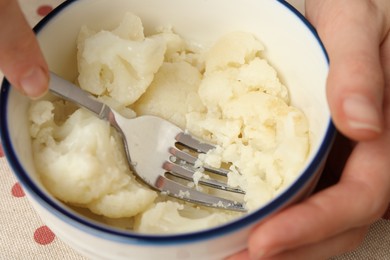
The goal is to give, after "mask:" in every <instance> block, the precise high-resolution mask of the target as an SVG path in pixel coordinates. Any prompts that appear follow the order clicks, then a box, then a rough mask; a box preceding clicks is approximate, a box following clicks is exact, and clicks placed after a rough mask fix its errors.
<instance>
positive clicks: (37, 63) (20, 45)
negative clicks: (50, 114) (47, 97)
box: [0, 0, 49, 157]
mask: <svg viewBox="0 0 390 260" xmlns="http://www.w3.org/2000/svg"><path fill="white" fill-rule="evenodd" d="M0 24H1V27H0V39H1V41H0V71H1V72H2V73H3V74H4V76H5V77H6V78H7V80H8V81H9V82H10V83H11V84H12V85H13V86H14V87H15V88H16V89H17V90H19V91H20V92H21V93H23V94H25V95H27V96H29V97H31V98H38V97H40V96H42V95H44V94H45V93H46V91H47V89H48V82H49V76H48V75H49V74H48V66H47V64H46V61H45V59H44V57H43V55H42V52H41V50H40V48H39V45H38V42H37V39H36V38H35V34H34V32H33V31H32V30H31V27H30V26H29V24H28V23H27V20H26V18H25V17H24V15H23V13H22V11H21V10H20V7H19V5H18V1H15V0H0ZM3 155H4V153H3V149H2V147H1V145H0V157H2V156H3Z"/></svg>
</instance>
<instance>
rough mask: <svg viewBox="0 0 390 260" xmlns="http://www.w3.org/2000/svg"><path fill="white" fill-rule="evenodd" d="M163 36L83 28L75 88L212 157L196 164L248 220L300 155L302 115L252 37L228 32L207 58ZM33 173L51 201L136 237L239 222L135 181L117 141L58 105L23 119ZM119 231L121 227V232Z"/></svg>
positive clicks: (43, 104) (135, 27) (102, 125)
mask: <svg viewBox="0 0 390 260" xmlns="http://www.w3.org/2000/svg"><path fill="white" fill-rule="evenodd" d="M194 46H197V45H195V44H193V43H189V42H187V41H186V40H185V39H183V38H182V37H180V36H179V35H177V34H175V33H174V32H173V30H172V29H170V28H162V29H160V30H158V31H157V32H156V33H155V34H153V35H149V36H145V35H144V33H143V26H142V22H141V20H140V18H139V17H137V16H135V15H133V14H130V13H129V14H127V15H126V16H125V17H124V19H123V21H122V23H121V24H120V25H118V27H117V28H115V29H114V30H112V31H97V32H95V31H92V30H91V29H89V28H87V27H84V28H82V29H81V31H80V35H79V39H78V54H77V58H78V69H79V77H78V80H77V82H78V84H79V85H80V87H81V88H83V89H85V90H87V91H89V92H91V93H92V94H94V95H95V96H96V97H97V98H98V99H100V100H101V101H102V102H105V103H107V104H109V105H110V106H111V107H113V108H114V109H116V110H117V111H119V112H121V113H123V114H126V115H127V116H129V115H130V116H136V115H144V114H151V115H157V116H160V117H162V118H165V119H167V120H169V121H171V122H173V123H175V124H176V125H178V126H180V127H181V128H182V129H186V130H188V131H189V132H191V133H192V134H194V135H196V136H198V137H201V138H203V139H205V140H208V141H210V142H213V143H215V144H216V145H217V148H216V149H214V150H212V151H210V152H209V153H208V154H206V155H203V156H200V157H199V161H198V164H199V165H202V164H208V165H211V166H213V167H220V166H221V165H222V164H223V163H229V164H230V165H231V166H230V173H229V176H228V183H229V184H230V185H231V186H234V187H240V188H242V189H244V190H245V191H246V194H245V196H244V198H243V200H244V202H245V204H246V207H247V209H248V210H254V209H256V208H258V207H260V206H262V205H264V204H265V203H267V202H268V201H269V200H271V199H272V198H273V197H275V195H277V194H278V193H279V192H281V191H282V190H283V189H284V188H285V187H287V186H288V185H289V184H290V183H291V182H292V181H293V180H294V179H295V178H296V177H297V175H298V173H299V171H300V169H301V168H302V166H303V164H304V163H305V160H306V158H307V154H308V151H309V149H310V144H309V129H308V124H307V121H306V118H305V116H304V114H303V113H302V112H301V111H300V110H299V109H297V108H295V107H293V106H291V105H290V104H289V102H290V101H289V94H288V90H287V88H286V87H285V86H284V85H283V84H282V83H281V82H280V80H279V78H278V75H277V72H276V71H275V69H274V68H273V67H272V66H271V65H270V64H269V63H268V62H267V60H266V59H265V58H264V57H263V55H262V51H263V50H264V47H263V45H262V44H261V42H260V41H259V40H257V39H256V38H255V37H254V36H253V35H252V34H250V33H246V32H232V33H229V34H227V35H224V36H222V37H221V38H220V39H219V40H218V41H217V42H216V43H215V44H214V45H213V46H212V47H211V48H209V49H202V48H195V47H194ZM30 121H31V128H30V132H31V136H32V140H33V141H32V142H33V153H34V160H35V164H36V168H37V171H38V173H39V174H40V176H41V179H42V182H43V184H44V185H45V186H46V187H47V189H48V190H49V191H50V192H51V193H52V194H53V195H54V196H55V197H57V198H58V199H60V200H62V201H64V202H65V203H68V204H69V205H72V206H74V207H79V208H87V209H89V210H90V211H91V212H93V213H95V214H97V215H100V216H102V220H103V221H105V222H106V223H109V224H110V225H117V226H121V227H124V228H127V229H132V230H135V231H138V232H145V233H176V232H189V231H195V230H200V229H204V228H207V227H211V226H215V225H219V224H222V223H225V222H227V221H230V220H232V219H234V218H236V217H238V216H240V215H241V214H242V213H238V212H229V211H224V210H218V209H213V208H204V207H199V206H197V205H192V204H190V203H186V202H183V201H178V200H176V199H172V198H168V197H165V196H163V195H159V194H157V193H156V192H155V191H153V190H151V189H150V188H148V187H146V186H144V185H143V184H141V183H139V182H137V181H136V179H135V177H134V175H133V174H132V173H131V172H130V170H129V167H128V165H127V161H126V157H125V155H124V152H123V147H122V143H121V140H120V139H119V136H118V134H117V133H116V132H115V130H113V128H112V127H110V125H109V123H108V122H105V121H102V120H100V119H97V118H96V117H95V116H93V115H92V114H90V113H89V112H87V111H85V110H84V109H79V108H77V107H75V106H74V105H72V104H69V103H67V102H64V101H62V100H58V99H53V98H47V99H45V100H39V101H36V102H34V103H33V104H32V105H31V108H30ZM124 223H125V224H124Z"/></svg>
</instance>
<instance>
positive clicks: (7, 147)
mask: <svg viewBox="0 0 390 260" xmlns="http://www.w3.org/2000/svg"><path fill="white" fill-rule="evenodd" d="M77 1H78V0H68V1H65V2H64V3H62V4H60V5H59V6H58V7H57V8H55V9H54V10H53V11H52V12H51V13H49V14H48V15H47V16H46V17H44V18H43V19H42V20H41V21H40V22H39V23H38V24H37V25H36V26H35V27H34V29H33V30H34V32H35V33H36V34H38V33H39V31H40V30H41V29H42V28H43V27H44V26H45V25H46V24H47V23H48V22H50V20H51V19H52V18H53V17H55V16H56V15H57V14H58V13H60V12H61V11H62V10H63V9H65V8H66V7H68V6H69V5H71V4H72V3H74V2H77ZM277 1H278V2H279V3H281V4H282V5H284V6H285V7H286V8H288V9H289V10H290V11H291V12H292V13H294V14H295V15H296V16H297V18H298V19H299V20H300V21H301V22H302V23H303V24H304V25H305V26H306V27H307V28H308V29H309V30H310V31H311V33H312V35H313V37H314V38H315V39H316V40H317V42H318V44H319V45H320V47H321V48H322V51H323V54H324V58H325V59H326V61H327V63H328V64H329V60H328V56H327V53H326V50H325V48H324V46H323V44H322V42H321V40H320V38H319V36H318V34H317V32H316V30H315V29H314V27H313V26H312V25H311V24H310V23H309V22H308V21H307V20H306V18H305V17H304V16H303V15H302V14H301V13H300V12H299V11H297V10H296V9H295V8H294V7H292V6H291V5H290V4H288V3H287V2H285V1H284V0H277ZM10 89H11V85H10V83H9V82H8V81H7V80H6V79H5V78H4V80H3V83H2V85H1V92H0V135H1V142H2V145H3V149H4V152H5V154H6V158H7V161H8V162H9V164H10V166H11V168H12V170H13V172H14V173H15V175H16V177H17V179H18V180H19V181H20V183H21V184H22V186H23V188H25V189H27V190H28V192H29V194H30V195H31V196H32V197H34V199H36V200H37V201H38V202H39V204H40V205H41V206H42V207H44V208H45V209H46V210H48V211H49V212H51V213H52V214H54V215H56V216H57V217H58V218H60V219H61V220H62V221H64V222H66V223H67V224H70V225H72V226H74V227H76V228H78V229H80V230H83V231H85V232H87V233H89V234H92V235H95V236H98V237H101V238H105V239H107V240H111V241H117V242H121V243H124V244H138V245H153V246H164V245H177V244H185V243H191V242H196V241H206V240H210V239H213V238H215V237H220V236H222V235H224V234H229V233H232V232H234V231H237V230H239V229H241V228H245V227H249V226H250V225H251V224H254V223H256V222H258V221H260V220H262V219H264V218H265V217H267V216H268V215H270V214H271V213H274V212H275V211H276V210H278V209H279V208H280V207H281V206H282V205H284V204H285V203H286V202H289V201H290V200H291V198H294V197H295V196H297V194H299V192H300V191H301V188H302V187H304V186H305V185H307V184H308V183H309V182H310V180H311V179H312V178H313V177H314V176H313V173H315V172H316V171H317V170H319V167H320V165H321V162H322V160H323V158H326V156H327V154H328V152H329V150H330V147H331V144H332V143H333V139H334V136H335V134H336V129H335V127H334V124H333V122H332V120H331V119H329V123H328V128H327V131H326V134H325V137H324V140H323V142H322V144H321V146H320V148H319V149H318V152H317V154H316V155H315V156H314V158H313V161H312V162H311V163H310V164H309V165H308V167H307V168H306V170H305V171H304V172H303V173H302V174H301V176H300V177H299V178H298V179H297V180H296V181H295V182H294V183H293V184H292V185H291V186H290V187H289V188H288V189H286V190H285V191H284V192H283V193H281V194H280V195H279V196H278V197H276V198H275V199H274V200H272V201H271V202H269V203H268V204H267V205H265V206H264V207H262V208H260V209H258V210H256V211H254V212H251V213H249V214H247V215H245V216H244V217H242V218H239V219H237V220H235V221H234V222H229V223H227V224H225V225H221V226H217V227H213V228H210V229H207V230H201V231H197V232H191V233H183V234H173V235H148V234H138V233H130V232H126V231H121V230H116V229H112V228H109V227H106V226H104V225H99V224H96V223H94V222H90V221H87V220H86V219H84V218H81V217H80V216H78V215H77V214H74V213H72V212H70V211H68V210H66V209H64V208H62V207H60V206H59V205H58V203H56V202H55V200H53V199H51V198H49V197H48V196H47V195H46V194H45V193H43V192H42V191H40V189H39V188H38V186H37V185H36V184H35V183H34V182H33V181H32V179H31V178H30V177H29V175H28V173H27V172H26V171H25V170H24V168H23V166H22V165H21V163H19V161H18V159H17V155H16V153H15V151H14V149H13V147H12V143H11V141H10V138H9V130H8V128H7V104H8V96H9V91H10Z"/></svg>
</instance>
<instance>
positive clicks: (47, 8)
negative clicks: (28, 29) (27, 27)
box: [37, 5, 53, 16]
mask: <svg viewBox="0 0 390 260" xmlns="http://www.w3.org/2000/svg"><path fill="white" fill-rule="evenodd" d="M52 10H53V7H52V6H51V5H41V6H39V7H38V9H37V14H38V15H40V16H46V15H47V14H48V13H50V12H51V11H52Z"/></svg>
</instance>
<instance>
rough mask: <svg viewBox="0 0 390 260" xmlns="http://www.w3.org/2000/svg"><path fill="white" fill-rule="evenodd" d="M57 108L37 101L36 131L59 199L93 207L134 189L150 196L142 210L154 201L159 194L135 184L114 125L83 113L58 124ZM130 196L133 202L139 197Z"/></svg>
mask: <svg viewBox="0 0 390 260" xmlns="http://www.w3.org/2000/svg"><path fill="white" fill-rule="evenodd" d="M53 110H54V105H53V103H51V102H49V101H38V102H35V103H34V104H33V105H32V106H31V109H30V118H31V119H32V126H31V128H32V129H34V132H35V133H36V134H35V139H33V149H34V156H35V158H34V159H35V162H36V167H37V170H38V172H39V173H40V175H41V178H42V182H43V183H44V184H45V186H46V187H47V188H48V189H49V191H50V192H51V193H52V194H53V195H54V196H55V197H57V198H59V199H60V200H62V201H64V202H68V203H71V204H74V205H79V206H84V207H87V208H88V207H89V204H90V203H94V204H91V205H96V201H99V200H101V199H102V198H104V197H105V196H107V195H108V194H115V193H116V192H117V191H118V190H121V189H125V188H128V187H132V193H134V194H137V192H138V193H139V194H143V195H145V199H144V200H139V202H141V203H140V204H139V205H140V206H139V208H140V209H141V208H142V207H143V208H146V207H148V206H149V205H150V204H151V203H152V202H153V200H154V198H155V196H156V195H155V192H154V191H151V190H149V189H145V188H143V187H141V186H139V184H137V185H138V186H137V185H136V184H133V183H134V182H136V181H135V178H134V177H132V176H131V175H130V171H129V168H128V166H127V160H126V159H125V156H124V153H123V151H122V149H121V148H122V144H121V141H120V139H119V137H118V136H117V135H116V132H115V130H112V128H111V127H110V125H109V123H108V122H105V121H102V120H100V119H98V118H97V117H95V116H93V115H92V114H91V113H89V112H88V111H86V110H83V109H79V110H77V111H76V112H74V113H73V114H72V115H71V116H70V117H69V119H67V120H66V121H65V122H64V123H63V124H62V125H57V124H56V123H55V122H54V114H53V113H52V111H53ZM127 195H128V196H129V198H127V200H128V201H130V198H133V197H132V195H131V194H127ZM146 198H148V199H146ZM134 211H136V209H134ZM102 213H105V212H102ZM138 213H139V212H135V213H134V212H133V213H131V214H138ZM112 214H114V213H112ZM123 214H126V213H123ZM127 216H129V215H127ZM130 216H133V215H130Z"/></svg>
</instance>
